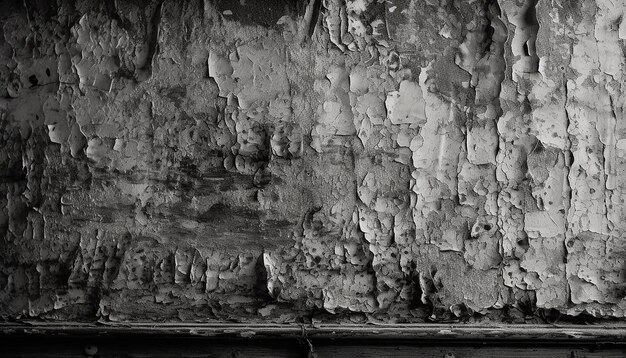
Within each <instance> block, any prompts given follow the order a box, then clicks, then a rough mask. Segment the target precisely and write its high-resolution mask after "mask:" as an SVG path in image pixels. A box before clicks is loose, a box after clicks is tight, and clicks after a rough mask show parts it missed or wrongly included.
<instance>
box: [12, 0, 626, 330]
mask: <svg viewBox="0 0 626 358" xmlns="http://www.w3.org/2000/svg"><path fill="white" fill-rule="evenodd" d="M0 7H3V9H0V16H1V20H0V21H1V25H2V26H0V97H2V98H1V99H0V128H1V132H0V134H1V135H2V136H1V137H0V177H1V180H0V193H1V194H2V195H0V208H1V211H0V237H1V240H2V241H1V244H0V315H1V316H2V317H3V318H5V319H15V318H22V319H25V318H28V317H31V318H32V317H40V318H46V319H57V320H94V319H102V320H112V321H123V320H152V319H154V320H160V321H161V320H184V321H197V320H199V321H206V320H212V319H217V320H226V319H228V320H232V319H235V320H241V321H246V322H250V321H255V320H258V321H267V322H270V321H271V322H294V321H300V320H309V321H310V320H313V321H314V322H315V321H316V320H322V321H329V320H351V321H352V322H366V321H374V322H376V321H384V322H423V321H427V320H433V321H442V322H450V321H456V320H485V319H487V320H493V321H498V322H500V321H504V322H509V323H520V322H527V321H537V320H542V319H543V320H548V321H552V320H554V319H557V318H558V317H559V315H561V314H567V315H569V316H576V315H579V314H581V313H583V312H586V313H588V314H591V315H593V316H597V317H620V318H622V317H624V316H626V299H625V298H624V296H625V290H624V289H625V286H626V285H625V282H626V261H625V260H626V236H625V235H626V203H625V200H626V176H625V175H624V174H625V173H624V172H625V171H626V121H625V119H626V118H624V103H625V98H624V93H625V90H624V88H623V86H624V84H626V82H625V77H624V75H623V74H624V57H625V49H626V46H625V40H626V20H625V18H626V4H625V3H624V2H622V1H610V0H595V1H594V0H580V1H571V0H539V1H537V0H525V1H521V0H517V1H514V0H499V1H495V0H473V1H472V0H463V1H453V0H388V1H374V0H324V1H322V0H311V1H310V2H308V3H307V2H304V1H301V2H297V3H288V2H284V1H279V0H275V1H251V0H248V1H246V2H239V1H226V0H216V1H208V0H206V1H205V2H202V1H174V0H165V1H160V2H157V1H150V0H145V1H141V0H137V1H131V0H115V1H108V2H103V3H99V2H92V1H87V0H85V1H80V0H76V1H75V0H58V1H57V3H51V4H48V2H46V1H42V2H37V1H34V0H33V1H30V0H28V1H26V2H25V3H22V2H21V1H15V3H11V2H5V3H3V4H2V5H0Z"/></svg>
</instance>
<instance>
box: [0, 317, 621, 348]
mask: <svg viewBox="0 0 626 358" xmlns="http://www.w3.org/2000/svg"><path fill="white" fill-rule="evenodd" d="M0 331H1V332H2V334H3V335H13V336H15V335H42V334H45V335H77V336H80V335H95V336H117V335H124V336H128V335H131V336H132V335H135V336H172V337H222V338H224V337H228V338H259V339H261V338H298V339H302V338H307V339H368V340H370V339H409V340H445V341H451V340H469V341H472V340H481V341H485V340H507V341H512V340H522V341H528V340H532V341H535V342H537V341H546V342H555V341H568V342H572V341H580V342H585V341H587V342H608V343H620V344H621V343H624V342H626V325H621V324H620V325H491V326H486V325H452V324H421V325H416V324H381V325H359V324H321V325H306V324H235V323H233V324H230V323H193V324H184V323H155V322H132V323H130V322H128V323H110V322H103V323H77V322H64V323H59V322H54V323H48V322H23V323H0Z"/></svg>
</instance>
